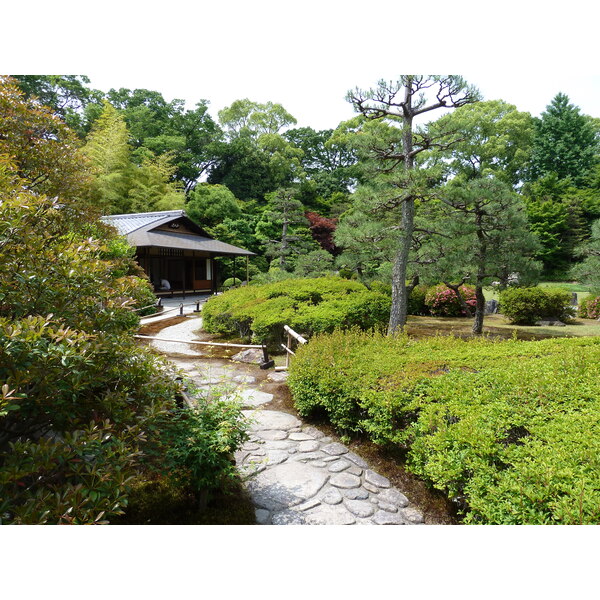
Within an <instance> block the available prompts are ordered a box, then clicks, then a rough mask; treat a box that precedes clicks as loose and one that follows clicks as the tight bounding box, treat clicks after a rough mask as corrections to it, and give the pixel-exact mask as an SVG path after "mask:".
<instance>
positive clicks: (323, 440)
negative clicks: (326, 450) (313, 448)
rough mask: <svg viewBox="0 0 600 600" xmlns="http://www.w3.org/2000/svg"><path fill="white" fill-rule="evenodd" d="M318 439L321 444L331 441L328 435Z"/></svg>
mask: <svg viewBox="0 0 600 600" xmlns="http://www.w3.org/2000/svg"><path fill="white" fill-rule="evenodd" d="M319 441H320V442H321V444H329V442H331V438H330V437H329V436H327V437H322V438H320V439H319Z"/></svg>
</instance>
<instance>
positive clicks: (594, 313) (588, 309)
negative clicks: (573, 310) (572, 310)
mask: <svg viewBox="0 0 600 600" xmlns="http://www.w3.org/2000/svg"><path fill="white" fill-rule="evenodd" d="M578 313H579V316H580V317H581V318H582V319H600V296H588V297H587V298H584V299H583V300H582V301H581V302H580V303H579V309H578Z"/></svg>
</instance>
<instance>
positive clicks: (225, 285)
mask: <svg viewBox="0 0 600 600" xmlns="http://www.w3.org/2000/svg"><path fill="white" fill-rule="evenodd" d="M241 283H242V280H241V279H238V278H237V277H229V278H228V279H226V280H225V281H224V282H223V285H222V287H223V289H226V290H227V289H229V288H230V287H234V286H237V285H240V284H241Z"/></svg>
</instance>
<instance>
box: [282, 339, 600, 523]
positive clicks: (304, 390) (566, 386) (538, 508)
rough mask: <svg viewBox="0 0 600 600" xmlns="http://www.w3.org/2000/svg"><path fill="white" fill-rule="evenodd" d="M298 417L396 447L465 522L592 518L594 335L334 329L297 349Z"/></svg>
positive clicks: (596, 421) (597, 501)
mask: <svg viewBox="0 0 600 600" xmlns="http://www.w3.org/2000/svg"><path fill="white" fill-rule="evenodd" d="M288 384H289V386H290V389H291V391H292V395H293V399H294V402H295V405H296V408H297V409H298V411H299V413H300V414H301V415H302V416H305V417H306V416H309V415H322V416H326V417H328V418H329V420H330V421H331V423H332V424H333V425H334V426H335V427H336V428H337V429H338V431H340V432H341V433H342V434H344V435H347V436H350V435H356V434H366V435H367V436H368V437H370V439H372V440H373V441H374V442H376V443H378V444H382V445H388V444H391V445H396V446H401V447H404V448H405V449H406V450H407V461H408V462H407V466H408V468H409V469H410V470H412V471H413V472H414V473H416V474H417V475H418V476H420V477H421V478H422V479H424V480H426V481H427V482H429V483H430V484H431V485H433V486H434V487H435V488H437V489H440V490H443V491H444V492H445V493H446V494H447V495H448V496H449V497H450V498H451V499H453V500H455V501H457V502H460V506H462V514H463V515H464V521H465V522H467V523H490V524H493V523H495V524H525V523H528V524H541V523H564V524H575V523H598V522H599V521H600V340H599V339H595V338H579V339H564V338H563V339H551V340H543V341H534V342H525V341H517V340H507V341H506V340H505V341H491V340H488V339H479V340H462V339H459V338H453V337H435V338H430V339H428V340H423V341H413V340H410V339H408V338H406V337H398V338H389V337H385V336H383V335H381V334H377V333H366V332H357V331H352V332H345V333H344V332H334V333H333V334H330V335H322V336H317V337H316V338H314V339H313V340H311V342H310V343H309V344H308V345H306V346H305V347H302V348H300V349H299V351H298V353H297V356H296V357H295V359H294V361H293V362H292V365H291V369H290V376H289V379H288Z"/></svg>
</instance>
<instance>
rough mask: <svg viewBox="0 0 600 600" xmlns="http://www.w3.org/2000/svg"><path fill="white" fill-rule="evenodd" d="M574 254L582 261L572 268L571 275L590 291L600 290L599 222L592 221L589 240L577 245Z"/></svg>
mask: <svg viewBox="0 0 600 600" xmlns="http://www.w3.org/2000/svg"><path fill="white" fill-rule="evenodd" d="M575 253H576V255H577V256H578V257H580V258H582V259H583V260H582V261H581V262H580V263H578V264H576V265H574V266H573V267H572V269H571V275H572V276H573V277H574V278H576V279H577V280H578V281H581V282H583V283H584V284H586V285H589V286H590V287H591V288H592V289H594V290H596V291H598V290H600V220H596V221H594V223H593V224H592V235H591V236H590V239H589V240H587V241H586V242H584V243H583V244H581V245H579V246H578V247H577V248H576V250H575Z"/></svg>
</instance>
